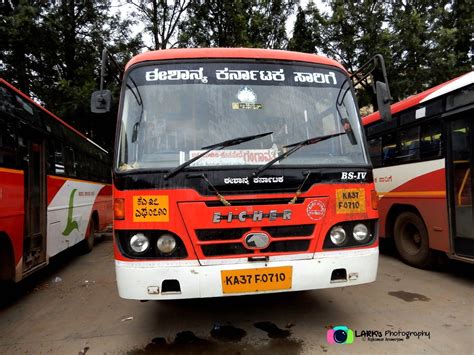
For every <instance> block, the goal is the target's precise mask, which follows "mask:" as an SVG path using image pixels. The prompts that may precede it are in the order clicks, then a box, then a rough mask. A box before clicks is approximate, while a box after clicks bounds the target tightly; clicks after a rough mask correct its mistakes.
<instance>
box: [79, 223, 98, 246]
mask: <svg viewBox="0 0 474 355" xmlns="http://www.w3.org/2000/svg"><path fill="white" fill-rule="evenodd" d="M96 232H97V227H96V225H95V220H94V218H92V217H91V219H90V221H89V224H88V225H87V232H86V238H85V240H84V241H83V243H82V251H83V252H84V253H85V254H86V253H90V252H91V251H92V249H94V242H95V233H96Z"/></svg>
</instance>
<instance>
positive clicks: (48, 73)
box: [0, 0, 141, 146]
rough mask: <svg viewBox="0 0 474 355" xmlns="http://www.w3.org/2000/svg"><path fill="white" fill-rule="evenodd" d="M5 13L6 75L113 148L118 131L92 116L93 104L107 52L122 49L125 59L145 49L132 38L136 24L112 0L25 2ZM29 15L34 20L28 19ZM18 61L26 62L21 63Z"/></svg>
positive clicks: (1, 27)
mask: <svg viewBox="0 0 474 355" xmlns="http://www.w3.org/2000/svg"><path fill="white" fill-rule="evenodd" d="M2 11H5V13H6V14H7V15H6V16H4V18H5V22H3V21H2V23H1V24H0V34H2V38H5V39H6V41H5V42H4V43H2V46H1V48H0V51H1V53H2V57H1V58H2V59H1V61H2V64H3V68H2V69H3V70H2V76H3V77H5V79H6V80H8V81H10V82H12V83H13V84H14V85H16V86H17V87H19V88H20V89H21V90H22V91H24V92H26V93H28V94H30V95H32V96H34V97H37V98H39V99H40V100H41V101H42V102H43V103H44V104H45V106H46V107H47V108H48V109H49V110H51V111H52V112H54V113H56V114H57V115H58V116H60V117H62V118H63V119H64V120H66V121H67V122H69V123H71V124H72V125H74V126H75V127H77V128H79V129H80V130H81V131H83V132H85V133H86V134H88V135H89V136H91V137H92V138H94V139H96V140H97V141H98V142H99V143H102V144H104V145H106V146H110V145H111V142H112V137H113V134H114V132H113V131H112V130H110V128H106V127H104V125H103V124H102V123H103V122H100V121H97V119H96V118H97V117H95V116H93V115H92V114H91V113H90V106H89V105H90V104H89V100H90V95H91V92H92V91H94V90H95V89H96V88H97V86H98V85H97V82H98V78H99V70H100V68H99V66H100V57H101V50H102V48H104V46H108V47H110V48H111V49H112V51H115V50H117V51H119V50H120V51H121V52H122V53H124V54H123V55H122V57H121V59H123V60H126V59H128V58H130V56H131V54H132V53H136V52H137V51H138V49H139V48H140V47H141V40H140V38H131V37H130V32H129V27H130V24H131V23H130V21H122V20H120V18H119V16H118V15H112V14H111V13H110V1H109V0H90V1H81V2H78V1H74V0H62V1H61V2H59V3H57V4H54V3H46V5H40V4H35V3H34V2H27V1H26V0H20V2H19V3H18V4H17V5H13V6H11V5H10V3H7V5H3V10H2ZM28 14H32V15H34V16H31V17H29V18H28ZM25 28H27V29H28V31H27V32H26V34H25ZM4 34H6V35H4ZM18 58H23V60H22V64H21V65H19V62H18V61H17V60H18ZM119 59H120V58H119ZM112 86H114V83H112ZM115 87H116V84H115ZM112 89H114V88H113V87H112ZM109 116H110V117H109V119H112V114H111V115H109ZM101 120H106V121H107V118H102V119H101ZM109 127H110V125H109Z"/></svg>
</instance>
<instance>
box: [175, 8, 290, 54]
mask: <svg viewBox="0 0 474 355" xmlns="http://www.w3.org/2000/svg"><path fill="white" fill-rule="evenodd" d="M295 4H296V1H294V0H287V1H282V0H236V1H219V0H209V1H200V0H192V1H191V5H190V7H189V11H188V14H187V17H186V20H185V21H183V22H182V23H181V25H180V27H179V40H180V46H181V47H258V48H279V49H284V48H286V45H287V41H288V39H287V36H286V27H285V24H286V21H287V19H288V17H289V16H290V15H291V14H292V13H293V11H294V7H295Z"/></svg>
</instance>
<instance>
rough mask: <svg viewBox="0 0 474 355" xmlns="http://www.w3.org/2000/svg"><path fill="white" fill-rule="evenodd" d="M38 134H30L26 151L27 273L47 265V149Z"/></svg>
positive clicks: (24, 144) (24, 265)
mask: <svg viewBox="0 0 474 355" xmlns="http://www.w3.org/2000/svg"><path fill="white" fill-rule="evenodd" d="M35 135H37V133H36V134H35V132H30V133H28V132H26V134H25V137H24V138H22V140H24V143H23V147H24V149H25V152H26V154H25V155H24V163H25V231H24V240H23V272H24V273H27V272H28V271H30V270H32V269H34V268H35V267H36V266H38V265H41V264H43V263H44V262H45V261H46V228H45V227H46V173H45V168H46V167H45V146H44V140H43V139H42V138H38V137H35Z"/></svg>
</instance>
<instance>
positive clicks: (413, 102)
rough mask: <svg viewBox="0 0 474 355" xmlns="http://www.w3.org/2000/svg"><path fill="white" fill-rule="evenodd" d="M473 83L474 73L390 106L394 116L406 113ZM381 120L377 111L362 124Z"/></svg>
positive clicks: (363, 120)
mask: <svg viewBox="0 0 474 355" xmlns="http://www.w3.org/2000/svg"><path fill="white" fill-rule="evenodd" d="M473 82H474V71H471V72H469V73H466V74H464V75H461V76H458V77H457V78H454V79H452V80H449V81H447V82H445V83H442V84H440V85H438V86H435V87H432V88H431V89H428V90H426V91H423V92H421V93H419V94H416V95H413V96H410V97H409V98H407V99H405V100H402V101H399V102H397V103H395V104H393V105H392V106H390V109H391V111H392V115H394V114H396V113H397V112H400V111H404V110H406V109H408V108H410V107H415V106H417V105H418V104H420V103H422V102H424V101H429V100H431V99H433V98H435V97H438V96H439V95H442V94H445V93H446V92H451V91H454V90H456V89H459V88H462V87H464V86H466V85H468V84H472V83H473ZM438 94H439V95H438ZM379 119H380V113H379V112H378V111H377V112H374V113H371V114H370V115H367V116H365V117H364V118H363V119H362V124H363V125H364V126H365V125H368V124H370V123H373V122H376V121H378V120H379Z"/></svg>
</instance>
